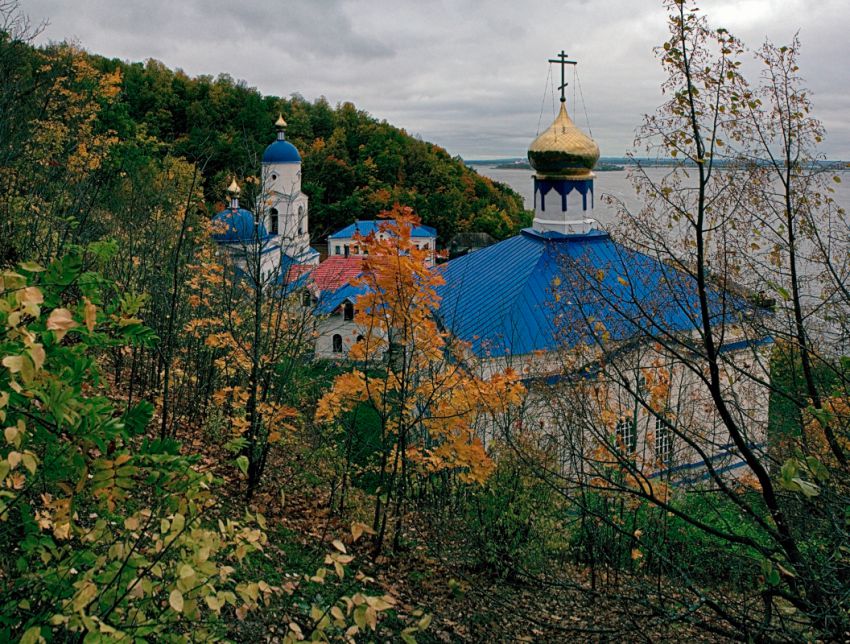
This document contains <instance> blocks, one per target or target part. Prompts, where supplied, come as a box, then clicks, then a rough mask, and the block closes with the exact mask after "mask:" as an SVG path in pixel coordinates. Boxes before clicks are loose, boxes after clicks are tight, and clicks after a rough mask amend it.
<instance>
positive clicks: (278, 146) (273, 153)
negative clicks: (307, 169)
mask: <svg viewBox="0 0 850 644" xmlns="http://www.w3.org/2000/svg"><path fill="white" fill-rule="evenodd" d="M263 163H301V155H300V154H298V150H297V149H296V147H295V146H294V145H292V144H291V143H290V142H289V141H286V140H284V139H280V140H278V141H275V142H274V143H272V144H271V145H270V146H269V147H267V148H266V151H265V152H263Z"/></svg>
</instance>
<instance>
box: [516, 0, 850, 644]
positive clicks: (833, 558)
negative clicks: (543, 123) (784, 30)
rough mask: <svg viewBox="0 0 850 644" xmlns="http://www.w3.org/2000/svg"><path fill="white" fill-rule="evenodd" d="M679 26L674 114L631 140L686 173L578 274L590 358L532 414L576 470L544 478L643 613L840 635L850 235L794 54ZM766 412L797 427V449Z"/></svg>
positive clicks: (781, 634)
mask: <svg viewBox="0 0 850 644" xmlns="http://www.w3.org/2000/svg"><path fill="white" fill-rule="evenodd" d="M667 8H668V10H669V12H670V20H669V27H670V38H669V39H668V40H667V41H666V42H665V43H663V45H662V47H660V48H659V49H658V56H659V58H660V61H661V63H662V66H663V67H664V69H665V71H666V73H667V80H666V81H665V83H664V85H663V91H664V94H665V97H666V100H665V103H664V104H663V105H662V106H661V107H660V108H659V110H658V111H657V112H656V113H655V114H652V115H650V116H648V117H647V118H646V120H645V123H644V126H643V127H642V128H641V130H640V132H639V135H638V138H637V142H636V143H637V144H638V145H642V146H646V148H647V150H648V151H649V153H650V155H651V156H656V155H659V156H662V157H669V158H672V159H673V160H674V161H673V165H672V167H670V168H669V169H666V168H665V170H664V172H663V173H662V172H657V171H654V170H653V169H651V168H647V167H645V166H643V165H641V164H640V163H638V164H637V166H636V170H635V171H634V173H633V178H634V182H635V185H636V188H637V190H638V192H639V194H640V195H641V196H642V197H643V198H644V207H643V208H642V209H640V210H638V211H628V210H626V209H625V207H624V206H623V207H622V217H621V222H620V225H619V226H618V228H617V229H616V230H615V231H613V234H615V235H619V236H620V238H621V239H623V240H628V245H627V246H622V247H620V248H621V250H620V251H618V254H617V255H616V256H614V257H611V258H608V260H607V263H606V265H604V266H601V267H600V266H598V265H595V264H593V263H589V262H587V261H586V260H585V259H584V258H582V257H569V258H565V260H564V271H563V275H564V277H563V280H562V282H561V283H560V284H559V285H557V286H555V287H553V288H555V290H556V292H557V293H558V294H559V298H558V301H559V302H560V304H561V306H560V308H559V310H558V314H559V320H560V324H561V325H562V328H563V329H564V331H565V332H567V331H570V330H572V329H575V328H582V329H586V330H587V338H586V339H587V342H586V343H581V344H580V345H579V346H575V345H573V344H569V343H566V342H565V347H564V351H563V354H562V356H561V357H562V360H563V369H562V374H561V378H560V384H559V388H558V389H557V395H554V396H551V397H550V403H549V407H550V409H548V410H546V411H545V412H541V411H540V410H537V417H542V418H543V420H544V421H546V420H547V419H553V420H554V422H553V423H552V424H553V427H554V437H555V438H556V439H557V443H558V449H560V450H564V452H565V453H564V454H563V458H562V459H561V462H560V463H558V464H557V466H554V465H548V466H547V465H546V464H545V463H544V464H542V465H538V467H537V469H538V471H539V472H540V475H541V477H542V478H543V480H545V481H547V482H549V484H550V485H552V486H553V488H554V489H556V490H558V491H559V493H560V494H562V495H563V496H564V498H565V499H569V501H570V502H571V503H573V504H575V505H576V507H577V508H579V509H580V511H581V516H582V520H581V522H580V529H579V531H578V533H577V535H578V536H577V539H576V542H575V546H576V550H575V556H576V557H577V558H578V559H579V560H581V561H582V562H585V563H588V562H589V563H591V564H593V563H594V562H596V563H598V562H600V561H603V562H604V564H605V567H606V570H607V572H608V573H609V575H608V577H607V579H608V580H609V581H610V580H611V579H612V578H613V580H614V583H616V585H617V588H618V592H625V593H626V594H627V595H628V597H629V601H630V602H632V604H633V605H634V606H635V607H645V608H648V609H650V610H652V611H657V614H658V615H659V616H660V618H661V619H664V620H670V621H676V620H687V621H690V622H694V623H697V624H699V626H700V628H703V629H706V630H708V631H710V632H715V633H718V634H723V635H725V636H728V637H740V636H742V635H743V634H747V636H749V637H757V638H758V637H761V638H766V639H771V638H782V639H784V638H789V639H800V640H803V639H807V638H811V637H824V638H827V639H830V638H837V637H840V636H841V633H843V632H844V631H845V630H846V628H847V614H846V611H845V610H844V609H843V608H842V607H841V601H842V600H840V599H839V598H841V597H844V596H845V595H846V592H847V585H846V579H845V571H846V566H847V558H846V556H845V554H844V553H843V551H842V550H841V547H840V545H839V544H840V543H843V542H845V541H846V538H847V526H846V524H845V522H843V520H839V521H836V520H835V517H838V516H842V513H843V510H840V508H842V507H843V506H844V505H846V501H847V489H846V486H845V485H844V483H843V479H844V478H846V469H845V465H844V456H845V454H844V452H845V450H846V445H847V442H846V441H847V427H848V426H847V423H846V418H845V417H844V416H843V415H842V412H840V411H838V410H839V408H843V407H842V405H843V403H842V402H841V401H842V400H843V399H844V398H845V397H846V391H847V386H846V377H847V376H846V373H847V372H846V359H844V360H842V359H840V357H839V356H840V353H838V351H839V350H840V347H837V346H836V345H835V344H834V343H830V337H829V335H830V334H829V333H824V331H825V330H826V331H828V328H826V329H825V328H824V325H823V324H822V320H823V319H824V316H823V315H822V314H823V312H824V311H829V313H830V314H831V315H832V316H833V318H836V317H837V318H839V319H840V317H841V315H842V314H841V313H837V311H840V310H841V309H843V308H844V309H846V300H842V298H843V295H842V293H843V290H842V289H843V288H844V286H843V280H844V276H845V274H846V273H845V270H846V268H845V266H846V259H845V258H844V257H843V256H842V248H843V245H844V242H845V241H846V237H845V238H842V237H841V236H840V234H838V231H840V230H846V226H847V223H846V218H845V216H844V213H843V211H842V210H841V209H840V208H838V207H837V205H836V204H834V203H833V202H832V201H831V199H830V192H829V190H828V189H827V188H828V182H831V181H832V180H833V179H832V176H833V175H832V174H826V173H824V172H822V167H820V166H819V165H818V164H817V153H816V148H815V146H816V144H817V143H818V142H819V139H820V138H821V137H822V130H821V128H820V125H819V124H818V123H817V122H816V121H815V120H813V118H812V117H811V115H810V110H811V106H810V104H809V99H808V96H807V94H806V93H805V92H804V91H803V90H802V89H801V87H800V80H799V78H798V77H797V76H796V73H797V69H796V62H795V56H796V50H797V44H796V43H794V44H792V45H791V46H790V47H787V48H778V47H773V46H770V45H766V46H765V47H763V48H762V49H760V50H759V51H758V52H755V53H754V54H753V53H752V52H749V51H748V50H747V49H746V47H745V46H744V45H743V44H742V43H741V42H740V41H739V40H738V39H737V38H735V37H734V36H733V35H731V34H730V33H729V32H728V31H726V30H725V29H715V28H712V27H710V26H709V24H708V22H707V21H706V19H705V18H704V17H703V16H701V15H700V14H699V13H698V11H697V10H696V9H691V8H689V7H688V6H686V3H685V2H683V1H681V0H676V1H672V2H668V3H667ZM751 54H752V55H754V56H755V58H756V60H757V62H759V63H760V64H761V65H762V68H763V69H764V70H765V75H764V77H763V78H762V81H761V84H760V85H758V86H757V87H752V86H751V85H750V83H749V82H748V79H747V78H746V77H745V76H744V74H743V72H742V69H743V67H744V64H745V60H746V59H747V57H748V56H750V55H751ZM815 231H818V232H815ZM827 240H829V241H827ZM818 262H820V266H821V268H820V269H817V272H816V275H817V276H818V279H820V280H821V284H824V285H825V287H824V288H823V290H821V291H819V290H810V288H811V286H812V284H815V285H816V284H817V282H816V281H813V280H810V279H809V278H810V277H814V274H813V273H811V272H809V271H811V270H812V267H813V266H816V265H818ZM652 267H655V268H652ZM651 280H657V281H658V283H657V284H655V283H654V282H652V281H651ZM651 284H654V286H652V287H651V288H650V285H651ZM774 306H775V309H774V308H773V307H774ZM600 309H601V310H605V311H607V312H608V313H609V315H608V316H607V317H606V318H605V319H601V317H600V315H599V313H598V311H600ZM671 321H675V322H673V326H672V327H671ZM819 322H821V323H820V324H819ZM565 337H568V336H566V335H565ZM804 356H805V357H804ZM777 365H784V367H782V368H777ZM782 369H784V370H785V376H782V374H781V373H780V372H781V371H782ZM789 374H790V378H791V380H790V381H789V379H788V376H789ZM826 374H828V377H827V375H826ZM795 379H796V380H795ZM768 400H770V401H771V404H772V405H773V404H776V402H777V401H785V402H788V403H790V405H791V407H792V408H793V409H795V411H796V421H795V420H793V418H794V417H793V416H792V420H791V421H790V424H787V425H786V427H785V431H784V432H783V434H782V435H780V434H779V433H778V426H777V424H776V419H775V416H771V417H770V421H771V422H770V425H768V420H769V416H768V413H767V404H768ZM531 418H532V419H534V418H535V417H534V416H532V417H531ZM786 420H787V419H786ZM721 552H722V553H723V557H724V558H723V559H718V555H719V553H721ZM684 553H687V554H686V556H683V555H684ZM727 562H728V563H727ZM610 573H613V575H612V574H610ZM718 577H723V578H724V579H728V580H729V582H730V583H729V585H728V586H722V587H721V586H720V585H718V584H717V579H718ZM626 580H627V581H628V583H627V584H623V583H622V582H625V581H626ZM543 583H545V581H544V582H543ZM624 588H625V589H626V590H625V591H624Z"/></svg>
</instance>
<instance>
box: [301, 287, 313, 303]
mask: <svg viewBox="0 0 850 644" xmlns="http://www.w3.org/2000/svg"><path fill="white" fill-rule="evenodd" d="M301 304H302V305H303V306H310V304H312V298H311V297H310V291H308V290H307V289H304V290H303V291H301Z"/></svg>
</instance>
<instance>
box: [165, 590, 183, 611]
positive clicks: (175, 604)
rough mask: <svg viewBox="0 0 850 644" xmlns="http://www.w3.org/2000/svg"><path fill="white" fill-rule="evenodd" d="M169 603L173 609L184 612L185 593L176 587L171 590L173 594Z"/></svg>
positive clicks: (169, 598) (169, 597)
mask: <svg viewBox="0 0 850 644" xmlns="http://www.w3.org/2000/svg"><path fill="white" fill-rule="evenodd" d="M168 605H169V606H171V608H172V610H174V611H175V612H177V613H182V612H183V606H184V603H183V593H181V592H180V591H179V590H177V589H176V588H175V589H174V590H172V591H171V594H170V595H169V596H168Z"/></svg>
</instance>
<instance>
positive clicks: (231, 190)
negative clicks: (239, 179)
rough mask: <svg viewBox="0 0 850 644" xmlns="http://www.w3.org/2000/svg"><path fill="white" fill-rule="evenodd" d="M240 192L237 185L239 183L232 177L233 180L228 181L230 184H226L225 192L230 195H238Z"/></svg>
mask: <svg viewBox="0 0 850 644" xmlns="http://www.w3.org/2000/svg"><path fill="white" fill-rule="evenodd" d="M240 192H242V189H241V188H240V187H239V184H238V183H236V178H235V177H234V179H233V181H231V182H230V185H229V186H227V194H229V195H230V196H231V197H238V196H239V193H240Z"/></svg>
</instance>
